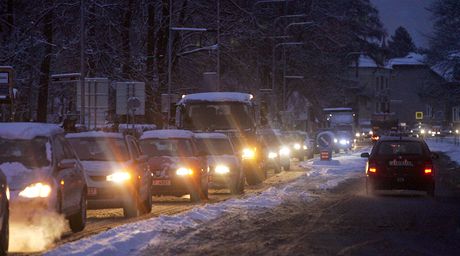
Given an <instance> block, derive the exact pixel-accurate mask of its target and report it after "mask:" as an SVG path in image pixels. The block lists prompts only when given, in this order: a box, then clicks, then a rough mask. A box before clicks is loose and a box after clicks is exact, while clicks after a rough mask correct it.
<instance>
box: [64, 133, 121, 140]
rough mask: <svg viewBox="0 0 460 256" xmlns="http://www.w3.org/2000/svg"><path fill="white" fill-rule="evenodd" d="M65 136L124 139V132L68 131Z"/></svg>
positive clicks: (70, 137)
mask: <svg viewBox="0 0 460 256" xmlns="http://www.w3.org/2000/svg"><path fill="white" fill-rule="evenodd" d="M65 137H66V138H68V139H72V138H117V139H123V134H121V133H117V132H102V131H90V132H79V133H68V134H67V135H66V136H65Z"/></svg>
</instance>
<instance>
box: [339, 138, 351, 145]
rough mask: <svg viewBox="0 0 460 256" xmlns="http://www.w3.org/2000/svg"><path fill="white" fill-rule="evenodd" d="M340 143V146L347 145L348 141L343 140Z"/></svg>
mask: <svg viewBox="0 0 460 256" xmlns="http://www.w3.org/2000/svg"><path fill="white" fill-rule="evenodd" d="M339 143H340V145H347V140H344V139H341V140H340V142H339ZM348 143H349V142H348Z"/></svg>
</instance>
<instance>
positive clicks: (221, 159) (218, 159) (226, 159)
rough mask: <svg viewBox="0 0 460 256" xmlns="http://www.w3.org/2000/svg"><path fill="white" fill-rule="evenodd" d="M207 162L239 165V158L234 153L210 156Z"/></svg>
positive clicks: (210, 164)
mask: <svg viewBox="0 0 460 256" xmlns="http://www.w3.org/2000/svg"><path fill="white" fill-rule="evenodd" d="M207 162H208V165H209V166H215V165H218V164H225V165H229V166H237V165H238V158H236V157H235V156H234V155H220V156H208V157H207Z"/></svg>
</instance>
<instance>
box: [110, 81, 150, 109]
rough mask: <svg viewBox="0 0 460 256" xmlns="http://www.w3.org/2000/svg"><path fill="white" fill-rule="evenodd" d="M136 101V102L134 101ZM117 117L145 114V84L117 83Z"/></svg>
mask: <svg viewBox="0 0 460 256" xmlns="http://www.w3.org/2000/svg"><path fill="white" fill-rule="evenodd" d="M134 99H136V100H134ZM116 104H117V109H116V110H117V115H128V114H132V111H133V110H134V115H144V114H145V83H144V82H117V102H116Z"/></svg>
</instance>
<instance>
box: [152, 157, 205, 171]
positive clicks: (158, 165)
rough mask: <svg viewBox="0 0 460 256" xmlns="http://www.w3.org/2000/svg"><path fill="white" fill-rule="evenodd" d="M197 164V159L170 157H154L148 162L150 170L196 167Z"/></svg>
mask: <svg viewBox="0 0 460 256" xmlns="http://www.w3.org/2000/svg"><path fill="white" fill-rule="evenodd" d="M198 162H199V158H197V157H171V156H155V157H150V158H149V160H148V163H149V166H150V170H152V171H154V170H165V169H175V168H179V167H182V166H196V165H197V164H198Z"/></svg>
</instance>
